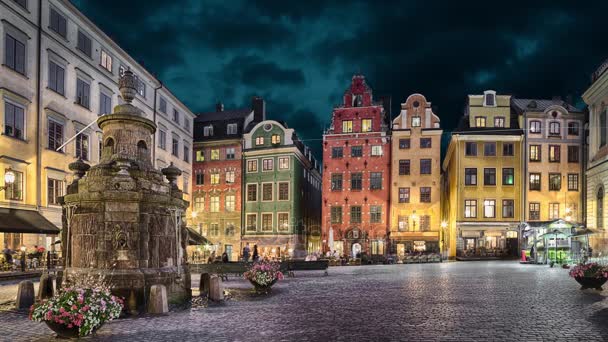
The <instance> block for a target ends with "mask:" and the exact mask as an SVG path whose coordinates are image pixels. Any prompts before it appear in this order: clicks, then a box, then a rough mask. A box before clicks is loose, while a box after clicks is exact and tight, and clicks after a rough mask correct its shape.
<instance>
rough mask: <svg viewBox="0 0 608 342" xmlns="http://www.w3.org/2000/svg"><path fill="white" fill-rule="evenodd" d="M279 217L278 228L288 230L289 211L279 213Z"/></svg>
mask: <svg viewBox="0 0 608 342" xmlns="http://www.w3.org/2000/svg"><path fill="white" fill-rule="evenodd" d="M277 219H278V221H279V222H278V223H279V225H278V229H279V230H280V231H288V230H289V213H277Z"/></svg>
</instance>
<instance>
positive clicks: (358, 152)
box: [350, 146, 363, 157]
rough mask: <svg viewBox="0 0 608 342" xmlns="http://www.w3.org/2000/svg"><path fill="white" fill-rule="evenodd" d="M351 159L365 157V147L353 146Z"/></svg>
mask: <svg viewBox="0 0 608 342" xmlns="http://www.w3.org/2000/svg"><path fill="white" fill-rule="evenodd" d="M350 156H351V157H363V146H352V147H351V148H350Z"/></svg>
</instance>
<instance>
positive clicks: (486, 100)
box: [483, 90, 496, 107]
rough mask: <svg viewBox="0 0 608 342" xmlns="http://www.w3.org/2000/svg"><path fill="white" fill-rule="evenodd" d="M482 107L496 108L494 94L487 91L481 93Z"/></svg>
mask: <svg viewBox="0 0 608 342" xmlns="http://www.w3.org/2000/svg"><path fill="white" fill-rule="evenodd" d="M483 106H484V107H496V92H495V91H492V90H487V91H485V92H484V93H483Z"/></svg>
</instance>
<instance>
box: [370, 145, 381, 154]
mask: <svg viewBox="0 0 608 342" xmlns="http://www.w3.org/2000/svg"><path fill="white" fill-rule="evenodd" d="M382 154H383V153H382V146H381V145H374V146H372V157H380V156H382Z"/></svg>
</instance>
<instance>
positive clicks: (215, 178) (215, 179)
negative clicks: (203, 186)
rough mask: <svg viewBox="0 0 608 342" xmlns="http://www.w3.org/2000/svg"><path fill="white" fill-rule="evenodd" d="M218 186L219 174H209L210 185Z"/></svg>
mask: <svg viewBox="0 0 608 342" xmlns="http://www.w3.org/2000/svg"><path fill="white" fill-rule="evenodd" d="M217 184H220V174H219V173H217V172H216V173H212V174H211V185H217Z"/></svg>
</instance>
